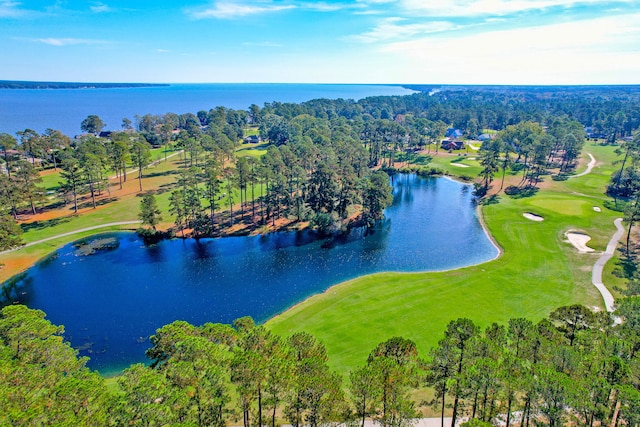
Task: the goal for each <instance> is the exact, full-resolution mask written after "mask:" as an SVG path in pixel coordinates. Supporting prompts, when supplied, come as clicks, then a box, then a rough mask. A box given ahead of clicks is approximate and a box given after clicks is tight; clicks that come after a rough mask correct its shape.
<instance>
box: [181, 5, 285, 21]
mask: <svg viewBox="0 0 640 427" xmlns="http://www.w3.org/2000/svg"><path fill="white" fill-rule="evenodd" d="M294 8H295V6H294V5H291V4H283V5H277V4H273V3H267V2H265V3H260V4H257V5H252V4H242V3H235V2H230V1H222V2H216V3H214V4H213V5H212V6H211V7H209V8H206V9H199V10H194V9H190V10H188V11H187V12H186V13H187V14H188V15H189V16H191V17H193V18H195V19H205V18H218V19H235V18H242V17H244V16H249V15H258V14H263V13H269V12H278V11H282V10H288V9H294Z"/></svg>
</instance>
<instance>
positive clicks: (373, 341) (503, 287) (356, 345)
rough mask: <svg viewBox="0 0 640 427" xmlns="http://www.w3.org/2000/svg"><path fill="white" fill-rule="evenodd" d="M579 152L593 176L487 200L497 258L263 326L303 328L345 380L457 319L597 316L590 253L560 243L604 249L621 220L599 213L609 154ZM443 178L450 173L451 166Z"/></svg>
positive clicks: (422, 343) (349, 288)
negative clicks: (383, 352)
mask: <svg viewBox="0 0 640 427" xmlns="http://www.w3.org/2000/svg"><path fill="white" fill-rule="evenodd" d="M584 152H585V154H583V159H582V165H581V167H582V168H583V169H584V167H585V166H584V165H586V163H587V162H588V160H589V158H588V156H587V155H586V152H591V153H592V154H593V155H594V156H595V157H596V159H598V161H599V163H598V165H597V166H596V168H595V169H594V170H593V173H592V174H590V175H586V176H584V177H579V178H575V179H569V180H567V181H558V182H556V181H552V180H551V179H550V177H546V178H545V182H544V183H542V185H541V187H543V189H541V190H540V191H539V192H538V193H537V194H536V195H534V196H532V197H523V198H512V197H509V196H507V195H504V194H503V193H500V194H499V195H497V196H496V198H495V199H497V203H495V201H496V200H495V199H494V203H489V204H487V205H485V206H482V208H481V209H482V214H483V217H484V220H485V223H486V225H487V228H488V230H489V231H490V233H491V235H492V236H493V237H494V238H495V240H496V241H497V242H498V244H499V245H500V246H501V247H502V248H503V250H504V253H503V255H502V256H501V257H500V258H499V259H497V260H494V261H491V262H488V263H485V264H482V265H478V266H473V267H467V268H462V269H459V270H453V271H446V272H432V273H380V274H374V275H370V276H366V277H362V278H358V279H355V280H352V281H349V282H346V283H343V284H340V285H337V286H334V287H332V288H331V289H329V290H328V291H326V292H325V293H323V294H320V295H316V296H313V297H311V298H310V299H308V300H306V301H304V302H302V303H300V304H299V305H297V306H295V307H294V308H292V309H290V310H288V311H286V312H285V313H282V314H281V315H280V316H277V317H275V318H274V319H272V320H270V321H269V322H268V323H267V324H268V326H269V327H270V328H271V329H272V330H273V331H274V332H277V333H280V334H284V335H287V334H289V333H292V332H296V331H302V330H305V331H308V332H310V333H312V334H313V335H315V336H316V337H318V338H319V339H320V340H321V341H323V342H324V344H325V345H326V346H327V350H328V353H329V355H330V363H331V364H332V366H333V367H334V368H336V369H337V370H338V371H340V372H341V373H346V372H347V371H348V370H349V369H351V368H353V367H354V366H357V365H361V364H363V363H364V362H365V360H366V357H367V355H368V353H369V352H370V351H371V350H372V349H373V348H374V347H375V345H377V344H378V343H379V342H382V341H384V340H386V339H388V338H390V337H392V336H398V335H400V336H403V337H405V338H410V339H412V340H414V341H415V342H416V343H417V345H418V349H419V350H420V351H421V353H422V355H423V356H426V355H427V352H428V349H429V348H430V347H432V346H433V345H435V344H436V343H437V341H438V340H439V339H440V338H441V337H442V334H443V331H444V329H445V326H446V324H447V323H448V322H449V321H451V320H453V319H456V318H459V317H468V318H470V319H472V320H474V322H477V323H478V324H479V325H481V326H488V325H489V324H490V323H492V322H499V323H501V322H502V323H504V322H506V321H507V320H508V319H509V318H514V317H528V318H530V319H532V320H534V321H536V320H539V319H541V318H542V317H544V316H546V315H548V314H549V312H550V311H552V310H553V309H555V308H557V307H559V306H562V305H568V304H573V303H582V304H585V305H588V306H597V307H599V308H601V309H602V308H603V307H604V305H603V301H602V298H601V296H600V294H599V293H598V291H597V290H596V288H595V287H594V286H593V285H592V284H591V267H592V266H593V263H594V262H595V260H596V259H597V255H592V254H579V253H577V251H576V250H575V248H573V246H571V245H570V244H569V243H567V242H565V241H564V240H565V238H564V233H565V232H566V231H567V230H570V229H571V230H580V231H582V232H584V233H586V234H589V235H590V236H591V237H592V240H591V241H590V246H591V247H593V248H595V249H596V251H602V250H604V248H605V247H606V243H607V241H608V239H609V238H610V237H611V235H612V234H613V233H614V231H615V227H614V225H613V220H614V219H615V218H617V217H619V216H620V213H619V212H613V211H610V210H608V209H606V208H604V207H603V206H602V202H603V201H604V200H605V199H606V196H604V194H603V190H604V185H605V184H606V182H607V180H608V177H609V176H610V174H611V172H612V171H613V170H614V167H613V166H611V161H612V160H613V159H615V157H616V156H615V154H614V153H613V148H612V147H601V146H594V145H588V146H586V147H585V149H584ZM434 157H435V160H434V161H433V162H432V164H433V165H436V166H438V167H440V166H441V165H443V164H445V165H446V164H447V163H449V164H450V160H451V158H452V155H450V154H445V155H438V156H434ZM453 158H455V157H453ZM600 159H602V160H600ZM580 170H581V169H580V167H579V168H578V171H580ZM451 171H452V172H455V170H453V167H452V170H451ZM465 172H466V170H464V171H462V173H465ZM458 173H460V171H458ZM511 179H513V177H512V178H511ZM494 187H499V182H497V185H496V182H494ZM575 193H580V194H575ZM593 206H599V207H601V208H602V211H601V212H599V213H598V212H595V211H594V210H593ZM525 212H531V213H534V214H537V215H540V216H542V217H543V218H544V221H542V222H534V221H531V220H528V219H526V218H524V217H523V213H525ZM425 238H428V236H425ZM608 271H611V270H610V269H609V270H607V269H605V278H604V282H605V284H607V285H608V284H609V283H612V281H611V276H610V275H608V274H606V273H607V272H608ZM616 283H617V280H616Z"/></svg>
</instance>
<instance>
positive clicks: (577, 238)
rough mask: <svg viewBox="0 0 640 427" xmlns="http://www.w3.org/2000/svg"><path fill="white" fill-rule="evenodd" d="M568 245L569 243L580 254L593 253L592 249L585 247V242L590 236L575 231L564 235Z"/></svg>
mask: <svg viewBox="0 0 640 427" xmlns="http://www.w3.org/2000/svg"><path fill="white" fill-rule="evenodd" d="M564 235H565V236H566V238H567V240H569V243H571V244H572V245H573V246H574V247H575V248H576V249H577V250H578V252H580V253H581V254H586V253H589V252H593V251H594V249H593V248H590V247H588V246H587V242H588V241H589V240H591V236H588V235H586V234H583V233H576V232H575V231H567V232H566V233H564Z"/></svg>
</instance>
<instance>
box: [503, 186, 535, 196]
mask: <svg viewBox="0 0 640 427" xmlns="http://www.w3.org/2000/svg"><path fill="white" fill-rule="evenodd" d="M538 190H539V189H538V187H533V186H531V185H528V186H526V187H517V186H515V185H510V186H508V187H507V188H505V189H504V193H505V194H506V195H508V196H510V197H512V198H514V199H523V198H525V197H532V196H535V195H536V193H537V192H538Z"/></svg>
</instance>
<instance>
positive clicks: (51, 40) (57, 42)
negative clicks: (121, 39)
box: [28, 37, 108, 46]
mask: <svg viewBox="0 0 640 427" xmlns="http://www.w3.org/2000/svg"><path fill="white" fill-rule="evenodd" d="M28 40H29V41H32V42H36V43H44V44H48V45H50V46H72V45H96V44H107V43H108V42H107V41H106V40H95V39H76V38H55V37H48V38H35V39H28Z"/></svg>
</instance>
